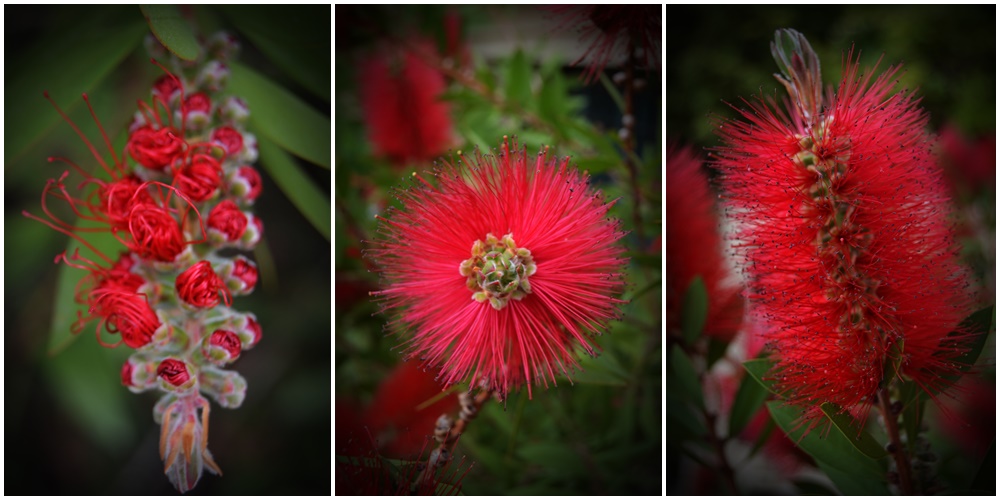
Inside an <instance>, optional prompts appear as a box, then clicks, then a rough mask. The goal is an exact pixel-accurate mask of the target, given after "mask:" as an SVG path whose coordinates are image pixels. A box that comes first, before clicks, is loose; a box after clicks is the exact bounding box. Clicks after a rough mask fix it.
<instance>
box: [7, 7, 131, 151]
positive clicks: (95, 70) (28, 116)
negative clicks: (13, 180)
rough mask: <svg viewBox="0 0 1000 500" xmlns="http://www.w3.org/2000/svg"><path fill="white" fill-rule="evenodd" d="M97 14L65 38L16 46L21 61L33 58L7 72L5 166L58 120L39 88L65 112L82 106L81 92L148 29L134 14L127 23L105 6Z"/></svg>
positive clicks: (94, 83) (115, 64)
mask: <svg viewBox="0 0 1000 500" xmlns="http://www.w3.org/2000/svg"><path fill="white" fill-rule="evenodd" d="M95 12H97V13H98V15H97V16H95V18H94V19H90V20H88V22H86V23H79V25H78V26H74V27H72V28H71V30H70V31H68V32H66V33H64V34H63V36H59V37H55V38H51V39H48V40H46V41H45V42H44V43H42V44H39V45H37V46H32V47H28V48H26V49H18V51H23V55H22V60H26V61H37V62H36V63H33V64H31V65H30V66H27V65H25V67H29V68H30V71H15V72H13V74H12V72H10V71H8V75H7V78H8V80H7V81H6V82H5V89H4V95H5V96H7V99H6V100H5V103H6V107H5V108H4V120H5V121H6V123H8V124H11V125H10V126H7V127H5V128H4V144H5V147H4V162H5V164H7V165H8V166H9V165H10V164H11V163H12V162H14V161H15V160H16V159H17V158H18V157H20V156H21V155H22V154H24V152H25V151H27V150H28V148H29V147H31V145H33V144H34V143H36V142H38V141H39V140H40V139H41V137H42V136H43V135H44V134H45V133H46V131H48V130H49V129H51V128H52V127H53V126H54V125H56V123H58V122H59V121H61V118H60V117H59V114H58V113H56V111H55V110H54V109H52V106H51V105H50V104H48V103H47V102H46V101H45V99H44V98H43V97H42V91H43V90H46V89H47V90H48V91H49V95H50V96H52V98H53V99H55V100H56V101H57V102H69V103H70V104H69V105H67V106H64V107H63V110H64V111H65V112H66V113H70V112H71V111H72V110H73V109H74V108H75V107H76V106H80V105H82V104H83V100H82V99H80V94H82V93H85V92H92V91H93V90H94V89H95V88H96V87H97V86H98V84H100V83H101V82H102V81H104V79H105V78H106V77H107V76H108V75H110V74H111V72H112V71H113V70H114V69H115V68H117V67H118V66H119V64H121V62H122V61H123V60H124V59H125V56H127V55H128V54H129V53H130V52H132V50H133V49H135V47H136V46H137V45H139V43H140V42H141V41H142V37H143V34H145V33H146V32H147V28H146V24H145V23H143V22H142V20H140V19H139V18H138V16H134V17H135V19H134V20H133V21H131V22H119V21H118V20H117V17H119V16H114V15H113V12H112V13H111V14H108V11H107V10H106V9H97V10H96V11H95ZM132 12H134V11H132ZM108 17H111V18H112V19H111V20H108V19H107V18H108ZM111 23H117V24H111ZM112 26H113V28H112ZM8 56H11V54H8ZM8 64H9V63H8Z"/></svg>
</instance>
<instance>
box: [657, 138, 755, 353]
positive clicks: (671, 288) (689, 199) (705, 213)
mask: <svg viewBox="0 0 1000 500" xmlns="http://www.w3.org/2000/svg"><path fill="white" fill-rule="evenodd" d="M666 158H667V160H666V169H665V171H666V177H665V178H664V186H665V193H664V199H665V200H666V204H667V205H666V212H665V213H666V220H665V221H664V231H665V233H666V234H665V240H666V247H665V250H666V252H665V255H666V259H667V267H666V275H667V284H668V285H667V322H668V325H673V326H677V327H679V325H680V314H681V306H682V304H683V300H684V294H685V293H686V292H687V289H688V287H689V286H690V285H691V280H692V279H694V278H695V277H696V276H701V279H702V281H704V283H705V288H706V290H707V291H708V297H709V311H708V319H707V322H706V324H705V329H704V333H705V335H709V336H713V337H717V338H720V339H722V340H727V341H728V340H732V338H733V336H734V335H736V333H737V331H738V330H739V326H740V321H741V320H742V316H743V300H742V297H741V296H740V294H739V293H737V292H738V291H739V288H738V287H737V286H735V285H734V283H733V278H732V277H731V276H730V273H729V270H728V269H727V268H726V262H725V260H724V259H723V257H722V238H721V237H720V236H719V232H718V225H719V222H718V219H717V218H716V211H715V204H714V203H713V198H714V196H713V193H712V191H711V190H710V189H709V187H708V179H707V178H706V177H705V175H704V174H703V173H702V172H701V160H699V159H698V158H697V157H696V156H695V154H694V152H692V151H691V150H689V149H680V150H676V151H668V153H667V156H666Z"/></svg>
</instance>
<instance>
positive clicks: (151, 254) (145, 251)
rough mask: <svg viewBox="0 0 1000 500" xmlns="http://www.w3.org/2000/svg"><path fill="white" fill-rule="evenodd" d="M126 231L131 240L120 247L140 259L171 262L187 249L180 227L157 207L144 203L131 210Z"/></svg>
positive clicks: (165, 212)
mask: <svg viewBox="0 0 1000 500" xmlns="http://www.w3.org/2000/svg"><path fill="white" fill-rule="evenodd" d="M128 230H129V234H130V235H131V236H132V239H131V241H126V242H124V243H125V244H126V245H127V246H128V247H129V250H131V251H133V252H135V253H137V254H138V255H139V257H141V258H143V259H148V258H153V259H156V260H158V261H160V262H173V261H174V258H175V257H177V255H178V254H180V253H181V252H182V251H184V248H185V247H186V246H187V243H186V242H185V241H184V234H183V233H182V232H181V227H180V225H178V224H177V221H176V220H174V218H173V216H171V215H170V213H169V212H167V210H166V209H164V208H161V207H160V206H158V205H154V204H145V203H144V204H140V205H136V206H134V207H132V211H131V212H130V213H129V218H128Z"/></svg>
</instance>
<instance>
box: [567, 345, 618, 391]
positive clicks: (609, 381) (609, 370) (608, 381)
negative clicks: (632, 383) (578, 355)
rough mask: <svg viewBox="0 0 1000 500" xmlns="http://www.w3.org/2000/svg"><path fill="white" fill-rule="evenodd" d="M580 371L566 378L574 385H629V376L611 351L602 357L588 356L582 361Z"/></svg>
mask: <svg viewBox="0 0 1000 500" xmlns="http://www.w3.org/2000/svg"><path fill="white" fill-rule="evenodd" d="M580 368H581V370H580V371H577V372H575V373H573V374H572V375H567V376H566V378H568V379H569V380H571V381H572V382H573V383H574V384H595V385H614V386H624V385H626V384H628V379H629V374H628V372H627V371H626V370H625V368H624V367H622V365H621V363H620V362H619V361H618V359H617V358H616V357H615V355H614V353H613V352H612V351H611V350H607V351H605V352H603V353H601V355H600V356H586V357H584V358H583V359H582V360H581V361H580Z"/></svg>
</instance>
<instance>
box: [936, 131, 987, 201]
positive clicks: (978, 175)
mask: <svg viewBox="0 0 1000 500" xmlns="http://www.w3.org/2000/svg"><path fill="white" fill-rule="evenodd" d="M938 141H939V144H940V146H941V149H940V155H941V165H942V167H944V169H945V172H947V173H949V174H950V175H951V176H952V178H953V180H954V181H955V182H956V183H957V184H960V185H962V186H964V187H967V188H971V189H972V190H979V189H986V190H991V189H996V179H997V137H996V134H993V135H990V136H984V137H980V138H978V139H975V140H970V139H968V138H966V137H965V136H964V135H962V133H961V131H959V129H958V127H956V126H955V125H954V124H947V125H945V126H944V127H943V128H942V129H941V132H940V135H939V137H938Z"/></svg>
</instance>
